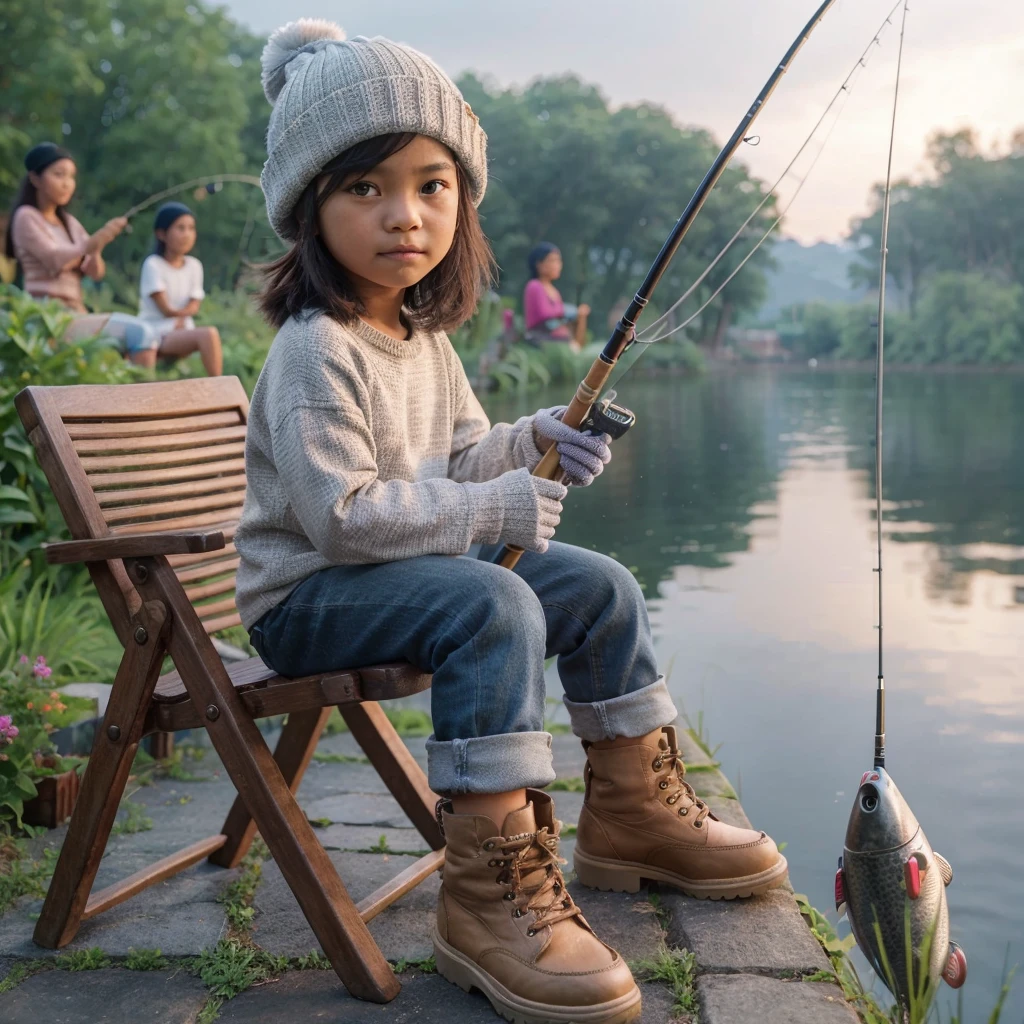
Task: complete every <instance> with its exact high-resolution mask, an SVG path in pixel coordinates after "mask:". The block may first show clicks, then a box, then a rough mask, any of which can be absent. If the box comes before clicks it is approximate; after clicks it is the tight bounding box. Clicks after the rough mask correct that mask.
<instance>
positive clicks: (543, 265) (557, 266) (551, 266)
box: [537, 249, 562, 281]
mask: <svg viewBox="0 0 1024 1024" xmlns="http://www.w3.org/2000/svg"><path fill="white" fill-rule="evenodd" d="M537 276H538V277H539V278H540V279H541V280H542V281H557V280H558V279H559V278H560V277H561V276H562V254H561V253H560V252H559V251H558V250H557V249H556V250H555V251H554V252H549V253H548V254H547V256H545V257H544V259H542V260H541V261H540V263H538V264H537Z"/></svg>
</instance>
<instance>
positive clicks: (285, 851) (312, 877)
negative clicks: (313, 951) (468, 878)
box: [125, 557, 401, 1003]
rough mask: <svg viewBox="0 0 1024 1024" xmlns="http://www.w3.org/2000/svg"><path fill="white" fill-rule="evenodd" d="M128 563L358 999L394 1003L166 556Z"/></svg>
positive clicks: (374, 952) (388, 976) (344, 895)
mask: <svg viewBox="0 0 1024 1024" xmlns="http://www.w3.org/2000/svg"><path fill="white" fill-rule="evenodd" d="M125 562H126V564H127V566H128V570H129V575H130V577H131V579H132V581H133V582H134V583H135V585H136V588H137V589H138V590H139V591H140V592H141V593H142V594H143V596H145V597H148V598H152V599H159V600H162V601H164V602H165V603H166V604H167V607H168V608H169V609H170V612H171V614H172V616H173V617H174V630H173V632H172V634H171V640H170V654H171V657H172V658H173V659H174V664H175V666H176V667H177V669H178V671H179V672H180V674H181V679H182V682H183V683H184V684H185V689H186V691H187V692H188V695H189V698H190V699H191V700H192V702H193V704H194V705H195V706H196V707H200V708H204V709H205V714H206V719H207V721H206V731H207V732H208V733H209V736H210V740H211V742H212V743H213V746H214V749H215V750H216V751H217V754H218V756H219V757H220V759H221V761H222V762H223V764H224V767H225V769H226V771H227V773H228V775H229V776H230V778H231V781H232V782H233V783H234V785H235V789H236V790H237V791H238V794H239V796H241V797H242V799H243V800H244V801H245V803H246V806H247V807H248V808H249V811H250V812H251V814H252V816H253V818H254V820H255V822H256V827H257V828H258V829H259V831H260V835H262V837H263V840H264V842H266V844H267V846H268V847H269V848H270V852H271V854H272V856H273V857H274V860H275V861H276V862H277V865H278V867H279V868H280V869H281V874H282V875H284V879H285V881H286V882H287V883H288V886H289V888H290V889H291V890H292V892H293V893H294V894H295V898H296V899H297V900H298V902H299V906H300V907H301V908H302V912H303V914H304V915H305V917H306V920H307V921H308V922H309V925H310V927H311V928H312V929H313V933H314V934H315V935H316V937H317V940H318V941H319V943H320V946H321V948H322V949H323V951H324V952H325V953H326V954H327V956H328V958H329V959H330V961H331V965H332V966H333V967H334V970H335V972H336V973H337V974H338V977H339V978H341V980H342V981H343V982H344V983H345V987H346V988H347V989H348V990H349V992H351V993H352V995H353V996H355V997H356V998H358V999H367V1000H371V1001H373V1002H378V1003H386V1002H389V1001H390V1000H392V999H394V997H395V996H396V995H398V993H399V992H400V991H401V985H400V984H399V982H398V979H397V978H396V977H395V975H394V972H393V971H392V969H391V965H390V964H389V963H388V962H387V960H385V959H384V955H383V954H382V953H381V951H380V949H379V948H378V947H377V944H376V942H374V940H373V936H371V935H370V932H369V930H368V929H367V927H366V924H365V922H364V921H363V919H362V917H361V916H360V914H359V911H358V909H357V908H356V906H355V904H354V903H353V902H352V898H351V897H350V896H349V894H348V891H347V890H346V889H345V886H344V885H343V884H342V881H341V879H340V878H339V877H338V872H337V870H336V869H335V867H334V864H333V863H332V862H331V859H330V857H328V856H327V852H326V851H325V850H324V848H323V846H321V845H320V843H319V841H318V840H317V838H316V835H315V834H314V832H313V828H312V826H311V825H310V824H309V822H308V821H307V820H306V816H305V815H304V814H303V813H302V811H301V809H300V808H299V805H298V804H297V803H296V801H295V797H294V796H292V793H291V791H290V790H289V788H288V783H287V782H286V781H285V779H284V776H283V775H282V774H281V769H280V768H279V767H278V764H277V762H276V761H275V760H274V758H273V756H272V755H271V753H270V750H269V749H268V747H267V744H266V742H265V741H264V739H263V736H262V734H261V733H260V731H259V729H258V728H257V727H256V723H255V722H254V721H253V719H252V716H251V715H250V714H249V711H248V710H247V708H246V707H245V704H244V703H243V701H242V698H241V697H240V696H239V695H238V693H237V692H236V691H235V688H234V686H232V684H231V679H230V678H229V677H228V674H227V671H226V670H225V668H224V665H223V664H222V663H221V660H220V658H219V657H218V656H217V652H216V651H215V650H214V648H213V645H212V644H211V643H210V640H209V637H207V635H206V633H205V631H204V630H203V627H202V623H200V621H199V619H198V618H197V617H196V614H195V609H193V607H192V605H191V604H190V603H189V601H188V598H187V597H186V596H185V592H184V590H183V589H182V587H181V584H180V582H179V581H178V578H177V577H176V576H175V575H174V571H173V570H172V569H171V567H170V566H169V565H168V563H167V560H166V558H163V557H159V558H145V559H125ZM140 570H141V571H140Z"/></svg>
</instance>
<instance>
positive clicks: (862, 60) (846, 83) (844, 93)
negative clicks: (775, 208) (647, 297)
mask: <svg viewBox="0 0 1024 1024" xmlns="http://www.w3.org/2000/svg"><path fill="white" fill-rule="evenodd" d="M902 3H903V0H896V3H895V4H894V6H893V8H892V10H890V11H889V13H888V14H887V15H886V16H885V19H884V20H883V21H882V24H881V25H879V26H878V29H877V31H876V32H875V34H874V35H873V36H872V37H871V42H869V43H868V45H867V46H866V47H865V48H864V52H863V53H861V55H860V56H859V57H858V58H857V60H856V61H855V62H854V65H853V67H852V68H850V71H849V74H847V76H846V78H844V79H843V81H842V83H841V84H840V86H839V88H838V89H837V90H836V91H835V93H834V94H833V96H832V98H831V99H830V100H829V101H828V104H827V105H826V107H825V109H824V110H823V111H822V112H821V116H820V117H819V118H818V120H817V121H816V122H815V125H814V127H813V128H812V129H811V130H810V132H808V133H807V136H806V138H805V139H804V141H803V142H802V143H801V144H800V148H799V149H798V150H797V151H796V153H795V154H794V155H793V159H792V160H790V161H789V163H788V164H786V166H785V167H784V168H783V170H782V173H781V174H780V175H779V176H778V178H777V179H776V180H775V183H774V184H773V185H772V187H771V188H770V189H768V190H767V191H766V193H765V195H764V198H763V199H762V200H761V202H759V203H758V204H757V206H755V207H754V209H753V210H752V211H751V212H750V215H749V216H748V217H747V219H746V220H745V221H744V222H743V223H742V224H741V225H740V226H739V227H738V228H737V229H736V232H735V233H734V234H733V236H732V238H730V239H729V241H728V242H726V243H725V245H724V246H723V247H722V249H721V251H720V252H719V253H718V255H717V256H715V258H714V259H713V260H712V261H711V262H710V263H709V264H708V265H707V266H706V267H705V268H704V270H703V271H702V273H701V275H700V277H698V278H697V280H696V281H694V282H693V284H692V285H690V287H689V288H687V289H686V291H685V292H683V294H682V295H680V296H679V298H678V299H676V301H675V302H673V303H672V305H671V306H669V308H668V309H666V310H665V312H664V313H662V314H661V316H659V317H658V318H657V319H656V320H654V321H652V322H651V323H649V324H648V325H647V327H645V328H644V330H643V331H641V332H640V334H639V335H637V339H636V340H637V342H638V343H639V344H643V345H652V344H654V342H656V341H662V340H664V339H665V338H667V337H669V336H670V335H672V334H675V333H676V332H677V331H681V330H683V328H685V327H686V326H687V325H688V324H690V323H692V322H693V320H695V319H696V318H697V317H698V316H699V315H700V314H701V313H702V312H703V311H704V310H705V309H706V308H707V307H708V305H709V304H710V303H711V302H712V301H713V300H714V299H715V298H716V297H717V296H718V295H719V293H720V292H721V291H722V289H724V288H725V287H726V285H728V284H729V282H730V281H731V280H732V279H733V278H734V277H735V276H736V275H737V274H738V273H739V271H740V270H741V269H742V268H743V265H744V264H745V263H746V262H747V260H749V259H750V258H751V256H753V255H754V253H755V252H757V250H758V249H759V248H760V247H761V245H762V244H763V243H764V241H765V240H766V239H767V238H768V236H769V235H770V234H771V233H772V231H774V230H775V228H776V227H777V226H778V224H779V223H780V222H781V220H782V218H783V216H785V214H786V213H787V212H788V211H789V208H790V207H791V206H792V205H793V203H794V202H795V201H796V197H797V196H798V195H799V194H800V190H801V189H802V188H803V187H804V183H805V182H806V181H807V179H808V178H809V177H810V174H811V171H812V170H813V169H814V165H815V164H816V163H817V161H818V157H820V156H821V154H822V152H823V151H824V148H825V145H826V144H827V143H828V139H829V136H831V134H832V131H833V129H834V128H835V126H836V124H838V122H839V118H840V116H841V115H842V111H843V109H844V108H845V106H846V101H847V100H848V99H849V98H850V93H851V91H852V88H853V83H854V81H855V77H856V76H857V74H858V72H859V71H861V70H863V69H864V68H866V67H867V66H868V55H869V54H870V53H871V51H872V48H873V47H877V46H881V43H882V34H883V33H884V32H885V29H886V26H889V25H892V18H893V15H894V14H895V13H896V12H897V11H898V10H899V9H900V5H901V4H902ZM840 98H842V99H843V106H842V107H840V109H839V113H837V114H836V118H835V120H834V121H833V122H832V127H831V128H830V129H829V132H828V135H826V137H825V141H824V142H823V143H822V145H821V149H819V150H818V153H817V155H816V156H815V158H814V160H813V161H812V163H811V166H810V167H809V168H808V169H807V172H806V173H805V174H804V176H803V178H801V179H800V182H799V184H798V185H797V187H796V191H795V192H794V193H793V196H792V198H791V199H790V201H789V202H788V203H787V204H786V207H785V208H784V209H783V211H782V213H781V214H780V215H779V216H778V217H777V218H776V220H775V221H774V222H773V223H772V225H771V227H769V228H768V230H767V231H766V232H765V233H764V235H762V237H761V240H760V241H759V242H758V243H757V244H756V245H755V246H754V248H753V249H751V251H750V252H749V253H748V254H747V256H746V257H745V259H744V260H743V262H742V263H740V265H739V266H738V267H737V268H736V269H735V270H734V271H733V272H732V273H731V274H730V275H729V277H727V278H726V280H725V281H723V282H722V284H721V285H720V286H719V288H718V289H717V291H715V293H714V294H713V295H711V296H710V297H709V298H708V300H707V301H706V302H705V303H704V304H703V305H702V306H701V307H700V309H698V310H697V311H696V312H695V313H694V314H693V315H692V316H690V317H688V318H687V319H686V321H685V322H684V323H682V324H680V325H679V326H678V327H674V328H672V329H671V330H669V331H667V332H666V333H664V334H659V335H658V336H657V337H654V338H650V340H648V339H647V336H648V335H650V334H652V333H653V332H654V330H655V328H656V327H658V326H659V325H660V324H662V323H664V322H665V321H666V320H668V318H669V317H670V316H671V315H672V313H673V312H675V310H677V309H678V308H679V307H680V306H681V305H682V304H683V303H684V302H685V301H686V300H687V299H688V298H689V297H690V296H691V295H692V294H693V293H694V292H695V291H696V290H697V289H698V288H699V287H700V286H701V285H702V284H703V283H704V281H705V279H706V278H707V276H708V274H710V273H711V271H712V270H714V269H715V267H716V266H717V265H718V263H719V262H720V261H721V260H722V258H723V257H724V256H725V255H726V253H728V252H729V250H730V249H731V248H732V247H733V245H734V244H735V243H736V242H737V241H738V240H739V238H740V236H741V235H742V234H743V232H744V231H745V230H746V229H747V227H748V226H749V225H750V223H751V221H753V219H754V218H755V217H756V216H757V215H758V214H759V213H760V212H761V210H762V209H764V207H765V205H766V204H767V203H768V201H769V200H770V199H771V198H772V196H773V195H774V194H775V190H776V189H777V188H778V187H779V186H780V185H781V184H782V183H783V181H785V180H786V178H787V177H788V176H789V172H790V171H792V170H793V167H794V166H795V165H796V162H797V161H798V160H799V159H800V157H801V156H802V155H803V153H804V151H805V150H806V149H807V147H808V146H809V145H810V144H811V140H812V139H813V138H814V136H815V135H817V134H818V129H819V128H820V127H821V126H822V125H823V124H824V123H825V119H826V118H827V117H828V115H829V113H830V112H831V110H832V108H833V107H834V106H835V105H836V103H838V102H839V100H840Z"/></svg>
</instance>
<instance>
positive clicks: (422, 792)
mask: <svg viewBox="0 0 1024 1024" xmlns="http://www.w3.org/2000/svg"><path fill="white" fill-rule="evenodd" d="M338 710H339V711H340V712H341V715H342V717H343V718H344V719H345V721H346V722H347V723H348V727H349V729H351V730H352V735H353V736H354V737H355V738H356V742H357V743H358V744H359V746H361V747H362V748H363V753H365V754H366V756H367V757H368V758H369V759H370V763H371V764H372V765H373V767H374V768H376V769H377V773H378V774H379V775H380V777H381V778H382V779H383V780H384V782H385V784H386V785H387V787H388V789H390V790H391V795H392V796H394V798H395V799H396V800H397V801H398V803H399V805H400V806H401V808H402V810H403V811H405V813H406V814H407V815H408V816H409V819H410V820H411V821H412V823H413V824H414V825H415V826H416V828H417V829H418V830H419V833H420V835H421V836H423V838H424V839H425V840H426V841H427V843H429V844H430V848H431V849H432V850H440V849H442V848H443V847H444V836H442V835H441V829H440V827H439V826H438V824H437V810H436V808H437V794H436V793H435V792H434V791H433V790H432V789H431V788H430V786H429V785H428V784H427V777H426V775H424V774H423V769H422V768H421V767H420V766H419V764H417V762H416V759H415V758H414V757H413V756H412V754H410V753H409V748H408V747H407V746H406V745H405V743H404V742H402V738H401V736H399V735H398V733H397V732H395V727H394V726H393V725H392V724H391V722H390V721H388V717H387V715H385V714H384V709H383V708H381V706H380V705H379V704H378V703H377V702H376V701H364V702H363V703H362V704H342V705H339V707H338Z"/></svg>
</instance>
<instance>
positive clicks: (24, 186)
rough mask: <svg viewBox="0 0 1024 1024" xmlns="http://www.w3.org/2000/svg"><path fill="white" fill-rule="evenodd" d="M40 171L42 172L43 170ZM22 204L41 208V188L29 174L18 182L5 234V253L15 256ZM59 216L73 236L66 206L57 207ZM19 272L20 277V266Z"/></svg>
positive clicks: (66, 229) (69, 234)
mask: <svg viewBox="0 0 1024 1024" xmlns="http://www.w3.org/2000/svg"><path fill="white" fill-rule="evenodd" d="M69 159H70V158H69ZM43 170H45V168H43ZM39 173H40V174H42V171H40V172H39ZM21 206H34V207H35V208H36V209H37V210H38V209H39V190H38V189H37V188H36V187H35V185H33V184H32V179H31V178H29V176H28V175H27V174H26V175H25V177H24V178H22V179H21V182H20V183H19V184H18V191H17V193H16V194H15V196H14V202H13V203H12V204H11V212H10V215H9V217H8V219H7V232H6V234H5V236H4V253H5V254H6V255H7V256H11V257H13V256H14V215H15V214H16V213H17V212H18V208H19V207H21ZM57 217H58V218H59V220H60V222H61V224H63V225H64V230H65V231H66V232H67V233H68V238H71V228H70V227H69V226H68V213H67V207H66V206H58V207H57ZM18 274H19V277H20V275H21V269H20V266H19V269H18Z"/></svg>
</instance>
